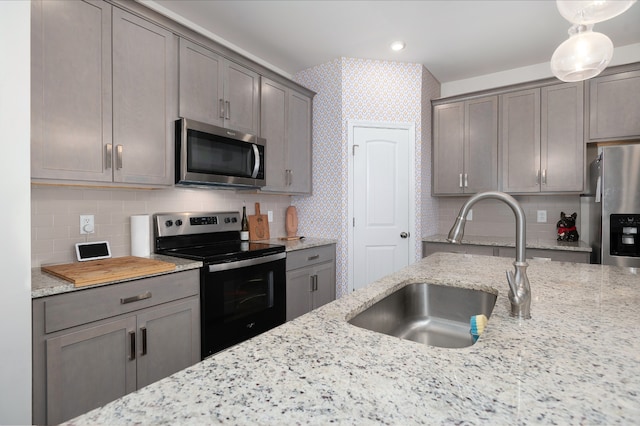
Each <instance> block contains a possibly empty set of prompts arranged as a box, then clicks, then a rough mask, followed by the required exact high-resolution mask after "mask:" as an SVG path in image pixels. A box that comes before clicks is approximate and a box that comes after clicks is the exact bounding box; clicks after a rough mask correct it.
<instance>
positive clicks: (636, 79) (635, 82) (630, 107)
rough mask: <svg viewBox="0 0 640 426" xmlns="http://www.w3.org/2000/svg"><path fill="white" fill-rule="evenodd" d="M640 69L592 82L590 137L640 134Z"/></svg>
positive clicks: (619, 137)
mask: <svg viewBox="0 0 640 426" xmlns="http://www.w3.org/2000/svg"><path fill="white" fill-rule="evenodd" d="M639 116H640V71H630V72H624V73H620V74H613V75H607V76H602V77H596V78H594V79H592V80H590V81H589V140H603V139H628V138H637V137H638V136H640V120H639V119H638V117H639Z"/></svg>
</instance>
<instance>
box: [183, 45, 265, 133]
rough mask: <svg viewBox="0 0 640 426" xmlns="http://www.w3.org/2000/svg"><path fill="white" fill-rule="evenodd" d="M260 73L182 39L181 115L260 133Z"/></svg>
mask: <svg viewBox="0 0 640 426" xmlns="http://www.w3.org/2000/svg"><path fill="white" fill-rule="evenodd" d="M259 80H260V76H259V75H258V74H257V73H256V72H253V71H251V70H250V69H248V68H246V67H243V66H241V65H239V64H236V63H235V62H232V61H229V60H227V59H225V58H224V57H222V56H220V55H218V54H217V53H216V52H213V51H212V50H209V49H207V48H204V47H202V46H200V45H198V44H196V43H193V42H191V41H189V40H186V39H180V116H181V117H186V118H191V119H193V120H196V121H202V122H204V123H209V124H214V125H217V126H221V127H226V128H230V129H233V130H239V131H242V132H246V133H252V134H257V133H258V131H259V118H260V115H259V114H260V113H259V108H260V103H259V88H260V86H259Z"/></svg>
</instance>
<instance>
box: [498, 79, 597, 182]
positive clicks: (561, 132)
mask: <svg viewBox="0 0 640 426" xmlns="http://www.w3.org/2000/svg"><path fill="white" fill-rule="evenodd" d="M583 123H584V114H583V84H582V82H580V83H565V84H558V85H552V86H545V87H542V88H535V89H527V90H522V91H518V92H512V93H506V94H503V95H500V144H501V149H502V153H501V156H502V163H501V167H500V169H501V179H500V181H501V187H502V190H503V191H505V192H511V193H535V192H580V191H582V189H583V182H584V164H585V160H584V138H583V133H584V129H583Z"/></svg>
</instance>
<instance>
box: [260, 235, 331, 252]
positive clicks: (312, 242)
mask: <svg viewBox="0 0 640 426" xmlns="http://www.w3.org/2000/svg"><path fill="white" fill-rule="evenodd" d="M261 242H268V243H269V244H280V245H283V246H284V247H285V250H286V251H296V250H304V249H308V248H312V247H318V246H326V245H328V244H336V242H337V240H331V239H327V238H313V237H311V238H310V237H305V238H303V239H301V240H292V241H285V240H281V239H280V238H271V239H269V240H262V241H261Z"/></svg>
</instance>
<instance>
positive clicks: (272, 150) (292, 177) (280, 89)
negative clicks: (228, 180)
mask: <svg viewBox="0 0 640 426" xmlns="http://www.w3.org/2000/svg"><path fill="white" fill-rule="evenodd" d="M260 104H261V107H260V110H261V120H260V135H261V136H262V137H263V138H265V139H266V141H267V142H266V154H265V156H266V159H267V160H266V161H267V162H266V170H265V174H266V180H267V185H266V186H265V187H263V188H262V189H261V191H263V192H276V193H285V194H310V193H311V130H312V129H311V126H312V98H311V97H310V96H309V95H307V94H304V93H301V92H298V91H296V90H294V89H292V88H290V87H287V86H285V85H283V84H280V83H277V82H275V81H271V80H269V79H267V78H264V77H263V78H262V81H261V101H260Z"/></svg>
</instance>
